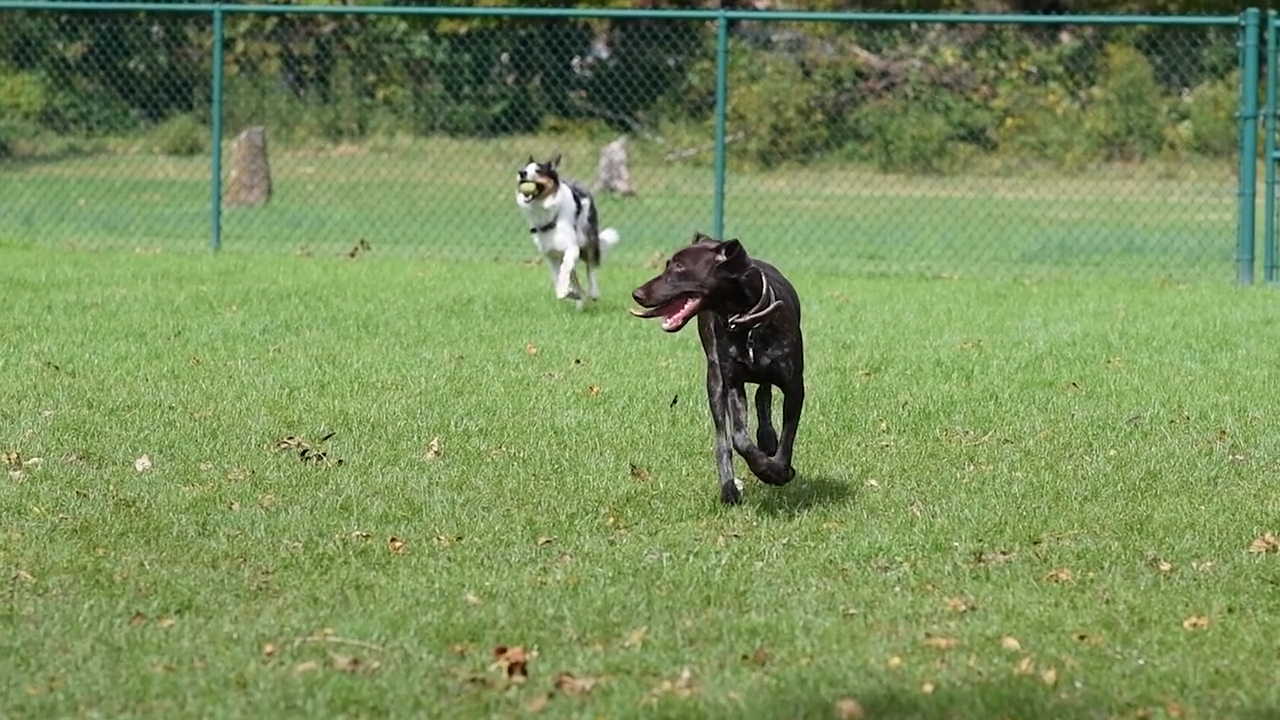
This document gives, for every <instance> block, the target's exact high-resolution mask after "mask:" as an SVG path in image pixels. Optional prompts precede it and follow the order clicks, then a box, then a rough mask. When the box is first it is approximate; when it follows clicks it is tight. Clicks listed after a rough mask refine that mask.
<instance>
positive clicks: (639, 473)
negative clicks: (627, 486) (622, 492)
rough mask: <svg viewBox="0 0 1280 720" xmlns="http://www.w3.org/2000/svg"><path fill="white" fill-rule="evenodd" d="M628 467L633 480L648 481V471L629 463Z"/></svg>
mask: <svg viewBox="0 0 1280 720" xmlns="http://www.w3.org/2000/svg"><path fill="white" fill-rule="evenodd" d="M630 465H631V477H633V478H635V479H636V480H648V479H649V471H648V470H646V469H644V468H643V467H641V466H640V465H637V464H635V463H630Z"/></svg>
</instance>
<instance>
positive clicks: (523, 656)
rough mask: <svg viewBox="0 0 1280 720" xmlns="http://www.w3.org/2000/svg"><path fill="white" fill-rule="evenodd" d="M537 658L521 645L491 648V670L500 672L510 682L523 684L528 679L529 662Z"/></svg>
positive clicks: (535, 654)
mask: <svg viewBox="0 0 1280 720" xmlns="http://www.w3.org/2000/svg"><path fill="white" fill-rule="evenodd" d="M535 657H537V652H536V651H534V652H529V651H526V650H525V649H524V646H522V645H516V646H514V647H507V646H506V645H498V646H496V647H494V648H493V663H492V664H490V665H489V668H490V669H491V670H493V669H497V670H502V671H503V672H505V673H506V675H507V677H508V678H509V679H510V680H511V681H512V682H517V683H520V682H524V681H525V680H526V679H528V677H529V661H530V660H532V659H533V658H535Z"/></svg>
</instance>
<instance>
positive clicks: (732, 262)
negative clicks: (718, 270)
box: [716, 238, 749, 272]
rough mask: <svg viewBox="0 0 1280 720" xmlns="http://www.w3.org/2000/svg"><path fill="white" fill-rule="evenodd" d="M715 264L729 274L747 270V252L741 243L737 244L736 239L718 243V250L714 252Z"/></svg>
mask: <svg viewBox="0 0 1280 720" xmlns="http://www.w3.org/2000/svg"><path fill="white" fill-rule="evenodd" d="M716 264H717V265H719V266H720V267H722V268H724V269H725V270H728V271H730V272H740V271H745V270H746V269H747V265H748V264H749V260H748V258H747V250H746V248H744V247H742V243H740V242H738V238H734V239H732V240H725V241H724V242H722V243H720V248H719V250H718V251H717V252H716Z"/></svg>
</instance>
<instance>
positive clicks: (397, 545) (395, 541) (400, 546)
mask: <svg viewBox="0 0 1280 720" xmlns="http://www.w3.org/2000/svg"><path fill="white" fill-rule="evenodd" d="M387 549H389V550H390V551H391V552H393V553H402V552H404V541H403V540H401V539H400V538H398V537H396V536H394V535H392V536H391V537H389V538H387Z"/></svg>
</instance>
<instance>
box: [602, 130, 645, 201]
mask: <svg viewBox="0 0 1280 720" xmlns="http://www.w3.org/2000/svg"><path fill="white" fill-rule="evenodd" d="M595 189H596V191H597V192H616V193H621V194H623V195H626V196H628V197H630V196H632V195H635V194H636V189H635V187H633V186H632V185H631V171H630V170H628V169H627V138H626V136H625V135H624V136H622V137H620V138H618V139H617V140H614V141H613V142H611V143H609V144H608V145H605V146H604V147H603V148H602V149H601V150H600V164H599V165H597V166H596V188H595Z"/></svg>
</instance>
